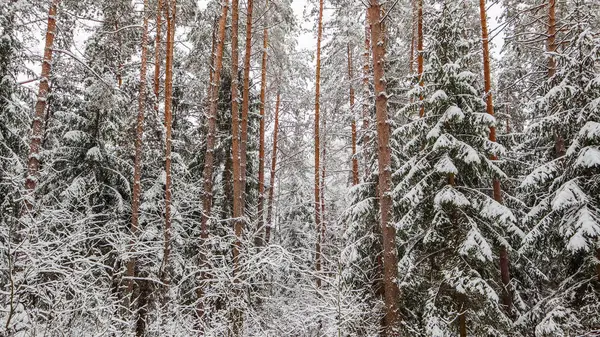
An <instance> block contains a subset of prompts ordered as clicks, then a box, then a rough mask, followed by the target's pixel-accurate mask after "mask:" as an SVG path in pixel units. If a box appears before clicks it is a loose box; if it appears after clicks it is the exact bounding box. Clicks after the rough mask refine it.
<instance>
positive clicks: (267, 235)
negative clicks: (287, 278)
mask: <svg viewBox="0 0 600 337" xmlns="http://www.w3.org/2000/svg"><path fill="white" fill-rule="evenodd" d="M280 96H281V94H280V92H279V91H277V101H276V103H275V125H274V126H273V127H274V130H273V150H272V152H271V177H270V179H269V201H268V204H267V227H266V228H265V243H266V244H269V240H270V239H271V228H273V197H274V194H275V170H276V169H277V137H278V135H279V104H280V99H281V98H280Z"/></svg>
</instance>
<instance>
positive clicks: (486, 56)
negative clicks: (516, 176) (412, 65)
mask: <svg viewBox="0 0 600 337" xmlns="http://www.w3.org/2000/svg"><path fill="white" fill-rule="evenodd" d="M479 14H480V19H481V41H482V44H483V79H484V88H485V96H486V109H487V113H488V114H490V115H492V116H493V115H494V102H493V99H492V77H491V73H490V51H489V44H488V31H487V14H486V11H485V0H479ZM490 141H492V142H495V141H496V128H495V127H494V126H491V127H490ZM491 159H492V160H497V159H498V158H497V157H496V156H492V158H491ZM493 186H494V200H496V201H497V202H499V203H502V190H501V188H500V180H498V178H494V180H493ZM508 265H509V262H508V249H507V247H506V246H504V245H502V246H501V247H500V275H501V279H502V285H503V287H504V291H503V296H502V303H503V304H504V305H505V306H506V309H507V311H508V313H509V314H510V312H511V311H512V297H511V294H510V291H509V289H508V287H509V283H510V273H509V269H508Z"/></svg>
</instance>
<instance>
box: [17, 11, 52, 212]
mask: <svg viewBox="0 0 600 337" xmlns="http://www.w3.org/2000/svg"><path fill="white" fill-rule="evenodd" d="M59 2H60V0H52V2H51V3H50V9H49V10H48V26H47V28H46V43H45V45H44V59H43V60H42V73H41V75H40V85H39V87H38V94H37V101H36V103H35V111H34V116H33V123H32V126H31V140H30V143H29V157H28V158H27V178H26V179H25V188H26V189H27V192H28V193H29V196H28V197H27V199H26V200H25V207H26V210H27V211H31V209H32V208H33V200H34V193H35V188H36V186H37V178H38V177H37V176H38V172H39V170H40V152H41V149H42V138H43V135H44V125H45V121H44V119H45V114H44V112H45V111H46V102H47V100H48V90H49V88H50V86H49V83H48V82H49V80H50V74H51V70H52V51H53V48H54V37H55V35H56V11H57V8H58V3H59Z"/></svg>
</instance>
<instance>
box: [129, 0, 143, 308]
mask: <svg viewBox="0 0 600 337" xmlns="http://www.w3.org/2000/svg"><path fill="white" fill-rule="evenodd" d="M147 10H148V0H144V28H143V31H142V41H141V48H142V57H141V64H140V87H139V95H138V115H137V125H136V132H135V158H134V163H133V193H132V200H131V235H132V236H133V237H134V238H135V237H136V235H137V230H138V223H139V215H140V191H141V180H142V142H143V137H144V112H145V110H146V70H147V64H148V15H147V14H146V12H147ZM133 244H134V240H132V241H131V246H132V247H131V248H130V249H131V250H132V253H133V250H134V249H133ZM135 264H136V259H135V257H130V258H129V261H127V272H126V277H127V278H128V279H127V295H128V296H131V294H132V292H133V284H134V281H133V277H134V276H135Z"/></svg>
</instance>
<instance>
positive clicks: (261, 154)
mask: <svg viewBox="0 0 600 337" xmlns="http://www.w3.org/2000/svg"><path fill="white" fill-rule="evenodd" d="M265 8H267V10H268V8H269V0H266V2H265ZM267 17H268V15H266V14H265V18H267ZM267 25H268V22H265V25H264V29H263V52H262V64H261V76H260V80H261V82H260V83H261V84H260V131H259V132H260V135H259V143H258V207H257V208H258V212H257V213H258V214H257V217H258V224H257V234H259V233H260V231H262V228H263V225H264V221H263V213H264V204H265V105H266V92H267V47H268V39H269V31H268V30H267ZM256 237H257V238H260V235H257V236H256ZM258 241H260V239H258ZM257 243H258V244H259V245H260V244H261V242H257Z"/></svg>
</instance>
